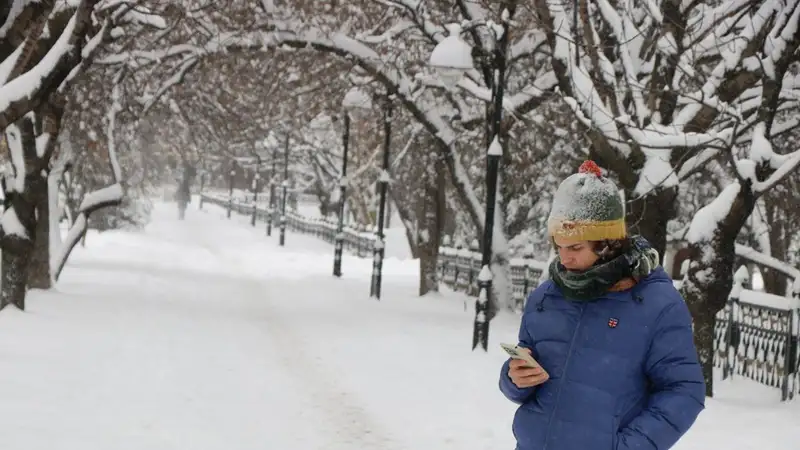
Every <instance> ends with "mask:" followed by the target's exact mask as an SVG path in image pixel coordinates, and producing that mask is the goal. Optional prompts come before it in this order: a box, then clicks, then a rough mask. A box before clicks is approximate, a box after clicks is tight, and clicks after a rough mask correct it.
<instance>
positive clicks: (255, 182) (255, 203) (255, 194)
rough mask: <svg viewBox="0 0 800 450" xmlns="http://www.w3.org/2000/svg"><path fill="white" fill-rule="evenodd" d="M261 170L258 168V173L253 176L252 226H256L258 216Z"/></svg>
mask: <svg viewBox="0 0 800 450" xmlns="http://www.w3.org/2000/svg"><path fill="white" fill-rule="evenodd" d="M259 169H260V165H259V166H258V167H256V173H255V175H253V217H251V218H250V225H252V226H256V216H257V215H258V190H259V188H260V186H261V183H260V181H261V174H260V173H259V172H258V171H259Z"/></svg>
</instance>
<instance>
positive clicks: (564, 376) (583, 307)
mask: <svg viewBox="0 0 800 450" xmlns="http://www.w3.org/2000/svg"><path fill="white" fill-rule="evenodd" d="M580 308H581V315H580V316H578V324H577V325H575V329H574V330H573V331H572V341H571V342H570V343H569V348H568V349H567V360H566V361H564V373H563V374H561V383H559V385H558V391H556V403H555V406H553V412H552V413H550V420H548V421H547V425H548V426H547V433H546V434H545V436H544V448H543V449H542V450H547V446H548V444H549V443H550V442H549V441H550V431H551V430H552V429H553V418H555V416H556V412H557V411H558V402H559V400H560V399H561V389H563V387H564V382H565V381H566V379H567V370H568V369H569V360H570V359H571V358H572V348H573V347H574V346H575V338H576V337H577V336H578V330H580V328H581V322H582V321H583V313H584V312H585V311H586V304H584V303H581V305H580Z"/></svg>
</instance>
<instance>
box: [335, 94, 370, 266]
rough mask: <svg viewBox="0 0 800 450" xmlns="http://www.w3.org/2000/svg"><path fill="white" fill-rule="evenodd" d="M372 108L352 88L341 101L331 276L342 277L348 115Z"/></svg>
mask: <svg viewBox="0 0 800 450" xmlns="http://www.w3.org/2000/svg"><path fill="white" fill-rule="evenodd" d="M371 108H372V100H371V99H370V98H369V96H368V95H367V94H366V93H364V92H363V91H361V90H360V89H359V88H357V87H354V88H352V89H350V90H349V91H347V94H345V96H344V98H343V99H342V115H343V117H344V130H343V131H342V147H343V150H342V175H341V178H340V179H339V217H338V222H337V223H336V236H334V250H333V275H334V276H336V277H341V276H342V253H343V251H344V216H345V209H346V207H347V196H346V194H347V153H348V149H349V147H350V113H353V114H354V115H357V116H358V117H361V116H363V115H364V113H365V112H366V111H369V110H370V109H371Z"/></svg>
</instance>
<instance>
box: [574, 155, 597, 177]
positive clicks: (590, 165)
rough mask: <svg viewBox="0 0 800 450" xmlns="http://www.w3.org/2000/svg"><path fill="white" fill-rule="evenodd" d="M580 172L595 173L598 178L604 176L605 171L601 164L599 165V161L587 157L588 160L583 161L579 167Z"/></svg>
mask: <svg viewBox="0 0 800 450" xmlns="http://www.w3.org/2000/svg"><path fill="white" fill-rule="evenodd" d="M578 173H593V174H595V175H596V176H597V177H598V178H600V177H602V176H603V172H602V171H601V170H600V166H598V165H597V163H595V162H594V161H592V160H591V159H587V160H586V161H584V162H583V164H581V166H580V167H579V168H578Z"/></svg>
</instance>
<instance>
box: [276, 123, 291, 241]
mask: <svg viewBox="0 0 800 450" xmlns="http://www.w3.org/2000/svg"><path fill="white" fill-rule="evenodd" d="M288 191H289V136H286V145H285V148H284V151H283V182H282V183H281V217H280V219H278V223H279V226H280V227H281V235H280V239H279V241H278V244H279V245H280V246H281V247H283V245H284V244H285V243H286V196H287V195H288Z"/></svg>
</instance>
